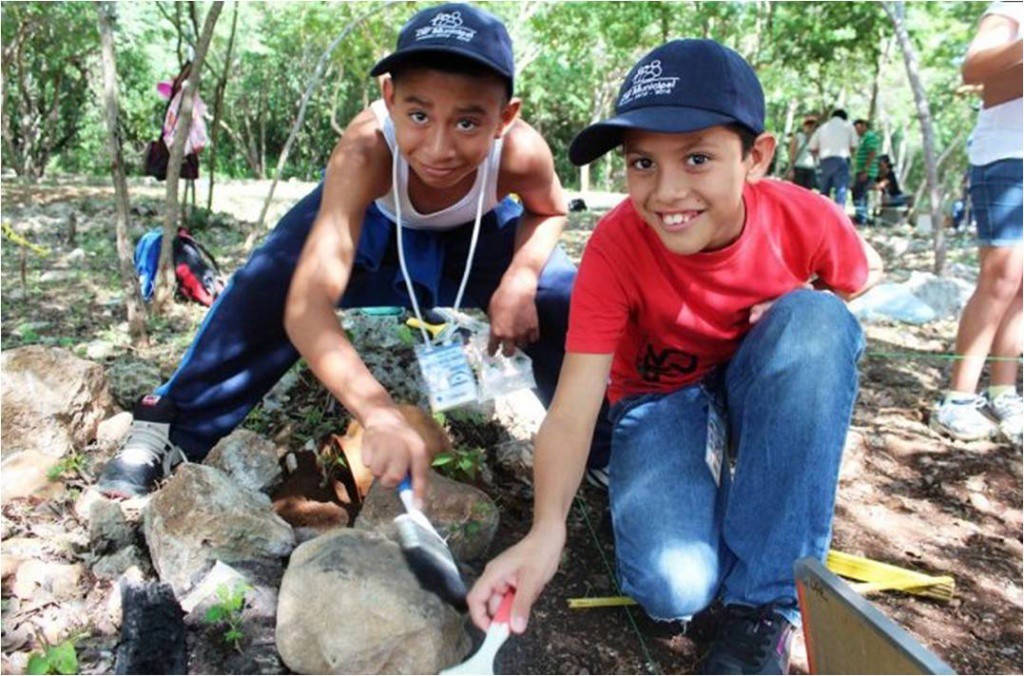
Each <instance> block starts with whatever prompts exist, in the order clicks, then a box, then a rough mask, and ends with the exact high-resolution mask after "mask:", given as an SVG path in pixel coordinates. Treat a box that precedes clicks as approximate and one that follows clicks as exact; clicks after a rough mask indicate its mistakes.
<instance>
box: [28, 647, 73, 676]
mask: <svg viewBox="0 0 1024 676" xmlns="http://www.w3.org/2000/svg"><path fill="white" fill-rule="evenodd" d="M27 672H28V673H30V674H76V673H78V652H77V651H76V650H75V642H74V640H72V639H68V640H67V641H64V642H63V643H58V644H57V645H49V644H47V643H45V641H44V643H43V652H41V653H32V655H31V656H30V657H29V658H28V669H27Z"/></svg>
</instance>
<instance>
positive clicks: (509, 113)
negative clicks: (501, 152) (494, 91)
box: [494, 98, 523, 138]
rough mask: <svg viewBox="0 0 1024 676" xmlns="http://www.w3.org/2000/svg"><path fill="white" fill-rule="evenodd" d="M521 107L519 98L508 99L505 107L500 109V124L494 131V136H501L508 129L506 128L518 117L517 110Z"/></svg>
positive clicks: (521, 101) (521, 102) (521, 103)
mask: <svg viewBox="0 0 1024 676" xmlns="http://www.w3.org/2000/svg"><path fill="white" fill-rule="evenodd" d="M522 107H523V100H522V99H520V98H512V99H510V100H509V102H508V103H507V104H505V107H504V108H502V110H501V124H499V125H498V128H497V130H495V132H494V138H501V136H503V135H504V134H505V132H506V131H508V128H509V127H510V126H511V125H512V123H513V122H515V121H516V118H517V117H519V111H520V109H521V108H522Z"/></svg>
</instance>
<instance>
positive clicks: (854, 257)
mask: <svg viewBox="0 0 1024 676" xmlns="http://www.w3.org/2000/svg"><path fill="white" fill-rule="evenodd" d="M743 201H744V203H745V205H746V224H745V225H744V228H743V232H742V233H741V234H740V236H739V238H738V239H737V240H736V241H735V242H733V243H732V244H730V245H729V246H727V247H725V248H724V249H720V250H718V251H711V252H707V253H703V252H702V253H697V254H692V255H682V254H675V253H672V252H670V251H669V250H668V249H666V248H665V246H664V245H663V244H662V243H661V240H660V239H658V235H657V234H656V233H655V232H654V231H653V230H652V229H651V227H650V226H648V225H647V224H646V223H645V222H644V221H643V219H642V218H641V217H640V216H639V214H637V212H636V210H635V209H634V208H633V203H632V201H630V200H629V199H627V200H625V201H624V202H622V203H621V204H619V205H618V206H617V207H615V209H613V210H612V211H611V212H609V213H608V214H607V215H605V217H604V218H602V219H601V221H600V222H599V223H598V224H597V228H596V229H595V230H594V234H593V235H592V236H591V238H590V241H589V242H588V243H587V248H586V250H585V251H584V253H583V260H582V262H581V263H580V270H579V275H578V276H577V277H576V284H575V287H574V288H573V293H572V304H571V306H570V311H569V333H568V336H567V338H566V350H567V351H568V352H582V353H590V354H608V353H612V352H614V354H615V356H614V359H613V361H612V371H611V383H610V386H609V389H608V397H609V399H610V400H611V401H612V402H613V403H614V402H616V401H618V400H619V399H621V398H622V397H625V396H630V395H635V394H643V393H648V392H672V391H675V390H677V389H679V388H681V387H683V386H686V385H689V384H691V383H694V382H696V381H698V380H700V379H701V378H702V377H703V376H704V375H705V374H706V373H707V372H708V371H709V370H710V369H712V368H714V367H715V366H716V365H718V364H721V363H723V362H725V361H727V360H728V359H729V358H731V357H732V355H733V353H734V352H735V351H736V349H737V348H738V347H739V344H740V340H741V339H742V338H743V336H744V335H745V334H746V333H747V331H749V330H750V321H749V317H750V308H751V307H752V306H753V305H756V304H757V303H760V302H763V301H766V300H771V299H774V298H778V297H779V296H781V295H783V294H785V293H787V292H789V291H792V290H793V289H797V288H800V287H801V286H802V285H803V284H804V283H806V282H807V281H809V280H810V279H811V277H813V276H815V275H816V276H817V277H819V278H821V280H822V281H824V282H825V283H826V284H827V285H828V286H829V287H831V288H833V289H836V290H839V291H843V292H847V293H852V292H855V291H858V290H860V289H861V287H863V286H864V283H865V282H866V281H867V273H868V265H867V259H866V257H865V256H864V250H863V248H862V246H861V244H860V240H859V238H858V237H857V232H856V230H854V228H853V225H852V224H851V223H850V219H848V218H847V217H846V215H845V214H844V213H843V212H842V211H841V210H840V209H839V207H837V206H836V205H835V204H834V203H833V202H832V201H830V200H828V199H826V198H824V197H822V196H821V195H819V194H817V193H813V192H811V191H809V190H805V189H803V188H801V187H798V186H796V185H794V184H792V183H785V182H782V181H775V180H770V179H766V180H762V181H760V182H758V183H755V184H752V185H751V184H747V186H746V187H745V188H744V190H743Z"/></svg>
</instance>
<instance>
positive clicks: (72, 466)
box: [46, 451, 85, 481]
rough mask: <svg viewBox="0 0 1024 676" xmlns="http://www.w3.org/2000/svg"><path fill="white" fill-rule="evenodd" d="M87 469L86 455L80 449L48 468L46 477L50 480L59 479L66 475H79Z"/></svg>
mask: <svg viewBox="0 0 1024 676" xmlns="http://www.w3.org/2000/svg"><path fill="white" fill-rule="evenodd" d="M84 469H85V455H83V454H82V453H79V452H78V451H71V454H70V455H68V456H67V457H66V458H64V459H63V460H61V461H60V462H58V463H57V464H56V465H54V466H53V467H51V468H50V469H48V470H46V478H47V479H49V480H50V481H57V480H58V479H62V478H64V477H71V476H77V475H80V474H81V473H82V471H83V470H84Z"/></svg>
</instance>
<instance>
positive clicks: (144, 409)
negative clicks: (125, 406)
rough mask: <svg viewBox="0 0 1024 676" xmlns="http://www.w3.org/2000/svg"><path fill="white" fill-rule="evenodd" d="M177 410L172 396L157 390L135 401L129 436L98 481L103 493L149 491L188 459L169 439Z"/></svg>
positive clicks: (123, 494)
mask: <svg viewBox="0 0 1024 676" xmlns="http://www.w3.org/2000/svg"><path fill="white" fill-rule="evenodd" d="M174 412H175V411H174V404H173V403H172V402H171V400H170V399H165V398H164V397H160V396H157V395H155V394H149V395H146V396H145V397H143V398H142V399H141V400H140V401H139V403H137V404H136V405H135V410H134V412H133V413H134V419H133V420H132V427H131V430H129V432H128V439H127V441H125V444H124V446H122V447H121V450H120V451H118V453H117V457H115V458H114V459H113V460H111V461H110V462H109V463H107V466H106V467H105V468H104V469H103V474H101V475H100V480H99V482H97V488H98V489H99V491H100V492H101V493H103V494H104V495H106V496H109V497H114V498H135V497H140V496H143V495H146V494H148V493H149V492H150V491H151V490H152V489H153V486H155V485H156V483H157V482H158V481H160V480H161V479H164V478H166V477H168V476H170V474H171V471H172V470H173V469H174V468H175V467H177V466H178V464H180V463H182V462H185V461H186V458H185V454H184V452H183V451H182V450H181V449H180V448H178V447H177V446H175V445H174V444H172V443H171V439H170V431H171V421H172V420H173V419H174Z"/></svg>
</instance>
